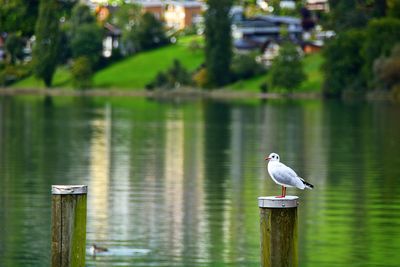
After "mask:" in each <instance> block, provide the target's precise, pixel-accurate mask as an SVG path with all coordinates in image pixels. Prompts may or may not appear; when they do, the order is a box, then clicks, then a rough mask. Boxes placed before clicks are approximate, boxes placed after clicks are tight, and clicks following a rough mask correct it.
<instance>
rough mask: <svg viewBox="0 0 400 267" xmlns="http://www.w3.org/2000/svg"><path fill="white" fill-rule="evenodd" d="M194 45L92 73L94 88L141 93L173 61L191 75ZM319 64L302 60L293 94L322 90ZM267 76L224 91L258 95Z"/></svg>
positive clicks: (30, 83)
mask: <svg viewBox="0 0 400 267" xmlns="http://www.w3.org/2000/svg"><path fill="white" fill-rule="evenodd" d="M194 41H195V42H197V43H198V44H200V45H201V46H203V44H204V40H203V38H202V37H201V36H186V37H182V38H180V39H179V41H178V43H177V44H174V45H168V46H165V47H162V48H159V49H155V50H151V51H146V52H142V53H139V54H137V55H134V56H131V57H129V58H126V59H124V60H121V61H119V62H117V63H115V64H113V65H111V66H109V67H107V68H105V69H103V70H100V71H98V72H97V73H95V75H94V78H93V87H94V88H116V89H143V88H144V87H145V85H146V84H147V83H149V82H150V81H151V80H153V79H154V77H155V76H156V75H157V73H158V72H159V71H164V70H166V69H167V68H169V67H170V66H171V65H172V62H173V60H174V59H178V60H180V61H181V63H182V64H183V65H184V66H185V67H186V68H187V69H188V70H190V71H193V70H195V69H196V68H197V67H198V66H199V65H200V64H201V63H203V62H204V52H203V49H201V48H197V49H193V46H192V42H194ZM322 61H323V58H322V55H321V54H319V53H316V54H312V55H308V56H306V57H305V58H304V61H303V67H304V71H305V72H306V75H307V80H306V81H304V82H303V83H302V84H301V85H300V87H299V88H298V89H297V90H296V91H298V92H316V91H319V90H320V89H321V85H322V82H323V77H322V73H321V64H322ZM267 75H268V74H267ZM267 75H261V76H257V77H253V78H251V79H247V80H241V81H238V82H236V83H233V84H230V85H228V86H226V88H227V89H233V90H246V91H253V92H260V85H261V84H262V83H264V82H265V81H266V79H267ZM53 80H54V81H53V86H54V87H64V88H72V87H73V86H72V79H71V74H70V72H69V70H68V69H67V67H59V68H58V69H57V71H56V73H55V75H54V79H53ZM12 87H18V88H44V84H43V82H41V81H38V80H36V79H35V78H34V77H28V78H26V79H24V80H22V81H19V82H17V83H15V84H14V85H13V86H12ZM269 91H270V92H279V91H282V90H279V89H270V90H269Z"/></svg>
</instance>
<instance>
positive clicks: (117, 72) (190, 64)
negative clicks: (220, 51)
mask: <svg viewBox="0 0 400 267" xmlns="http://www.w3.org/2000/svg"><path fill="white" fill-rule="evenodd" d="M194 40H196V41H197V42H199V43H200V42H202V39H201V38H199V37H198V36H194V37H185V38H182V39H180V40H179V42H178V43H177V44H176V45H169V46H165V47H162V48H159V49H156V50H152V51H148V52H143V53H140V54H138V55H136V56H133V57H130V58H128V59H126V60H123V61H121V62H118V63H116V64H114V65H112V66H111V67H108V68H106V69H104V70H101V71H99V72H97V73H96V74H95V77H94V87H102V88H127V89H128V88H129V89H143V88H144V87H145V85H146V84H147V83H149V82H150V81H151V80H152V79H153V78H154V77H155V76H156V74H157V72H159V71H163V70H166V69H167V68H168V67H169V66H171V65H172V62H173V60H174V59H178V60H180V61H181V63H182V64H183V65H184V66H185V67H186V68H188V69H189V70H190V71H192V70H194V69H196V68H197V67H198V66H199V65H200V64H201V63H202V62H203V60H204V53H203V50H202V49H195V50H194V49H191V45H190V44H191V42H193V41H194Z"/></svg>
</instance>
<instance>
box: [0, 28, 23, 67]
mask: <svg viewBox="0 0 400 267" xmlns="http://www.w3.org/2000/svg"><path fill="white" fill-rule="evenodd" d="M4 47H5V50H6V53H7V54H8V57H9V60H10V63H11V64H15V63H16V61H17V60H22V59H23V56H24V52H23V48H24V41H23V39H22V38H21V37H20V36H18V35H16V34H10V35H9V36H8V37H7V39H6V42H5V44H4Z"/></svg>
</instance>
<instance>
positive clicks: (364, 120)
mask: <svg viewBox="0 0 400 267" xmlns="http://www.w3.org/2000/svg"><path fill="white" fill-rule="evenodd" d="M399 122H400V105H395V104H391V103H384V102H377V103H343V102H330V101H326V102H323V101H317V100H316V101H311V100H309V101H305V100H303V101H283V100H281V101H266V102H263V103H262V102H259V101H249V102H246V103H218V102H207V101H195V102H190V103H165V102H164V103H161V102H156V101H150V100H145V99H123V98H121V99H119V98H113V99H111V100H106V99H101V98H94V99H74V98H55V99H54V101H53V106H51V107H48V106H47V107H46V106H45V105H44V101H43V100H42V99H40V98H31V97H28V98H21V97H19V98H0V266H4V267H8V266H12V267H14V266H23V267H26V266H49V264H50V239H51V233H50V224H51V205H50V204H51V194H50V189H51V185H52V184H87V185H88V187H89V193H88V203H87V204H88V225H87V246H89V245H90V244H93V243H96V244H98V245H100V246H105V247H108V248H109V252H107V253H105V254H103V255H98V256H97V257H96V258H94V257H92V256H90V255H88V256H87V261H86V265H87V266H185V267H186V266H188V267H191V266H243V267H249V266H250V267H252V266H259V264H260V260H259V251H260V244H259V213H258V206H257V197H258V196H265V195H278V194H280V187H279V186H277V185H275V184H274V183H273V182H272V180H271V179H270V178H269V176H268V174H267V171H266V168H265V167H266V162H265V161H264V157H265V156H266V155H267V154H268V153H270V152H277V153H279V154H280V156H281V160H282V161H283V162H284V163H286V164H288V165H290V166H291V167H293V168H294V169H295V170H296V171H297V172H298V174H300V175H301V176H302V177H304V178H306V179H307V180H308V181H309V182H311V183H313V184H314V185H315V190H312V191H310V190H307V191H301V190H295V189H288V194H296V195H298V196H300V198H301V203H300V206H299V212H298V216H299V252H300V253H299V263H300V264H299V265H300V266H302V267H305V266H307V267H309V266H315V267H317V266H318V267H321V266H326V267H332V266H360V267H361V266H399V262H400V123H399Z"/></svg>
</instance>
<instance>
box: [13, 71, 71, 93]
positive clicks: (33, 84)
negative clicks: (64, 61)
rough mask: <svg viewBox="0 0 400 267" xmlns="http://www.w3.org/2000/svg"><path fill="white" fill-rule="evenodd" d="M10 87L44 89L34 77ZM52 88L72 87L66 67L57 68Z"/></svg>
mask: <svg viewBox="0 0 400 267" xmlns="http://www.w3.org/2000/svg"><path fill="white" fill-rule="evenodd" d="M11 87H16V88H44V87H45V86H44V83H43V81H41V80H37V79H36V78H35V77H34V76H29V77H28V78H26V79H23V80H21V81H19V82H16V83H14V84H13V85H12V86H11ZM53 87H68V88H71V87H72V80H71V73H70V72H69V70H68V69H67V68H66V67H59V68H58V69H57V71H56V73H55V74H54V76H53Z"/></svg>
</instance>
